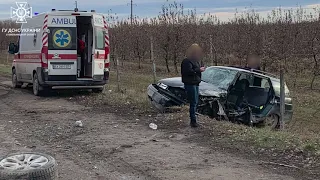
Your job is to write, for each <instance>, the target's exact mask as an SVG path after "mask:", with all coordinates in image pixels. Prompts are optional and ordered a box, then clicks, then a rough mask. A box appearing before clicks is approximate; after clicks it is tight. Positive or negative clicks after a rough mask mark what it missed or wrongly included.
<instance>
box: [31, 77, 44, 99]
mask: <svg viewBox="0 0 320 180" xmlns="http://www.w3.org/2000/svg"><path fill="white" fill-rule="evenodd" d="M32 91H33V94H34V95H35V96H41V95H42V94H43V88H42V87H41V85H40V84H39V80H38V75H37V73H34V75H33V83H32Z"/></svg>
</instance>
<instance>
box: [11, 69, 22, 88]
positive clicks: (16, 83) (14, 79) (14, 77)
mask: <svg viewBox="0 0 320 180" xmlns="http://www.w3.org/2000/svg"><path fill="white" fill-rule="evenodd" d="M11 80H12V87H13V88H21V86H22V84H23V83H22V82H19V81H18V77H17V73H16V70H15V69H12V79H11Z"/></svg>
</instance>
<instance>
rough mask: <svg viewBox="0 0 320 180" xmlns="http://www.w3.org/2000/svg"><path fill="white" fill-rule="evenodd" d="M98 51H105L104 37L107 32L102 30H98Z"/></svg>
mask: <svg viewBox="0 0 320 180" xmlns="http://www.w3.org/2000/svg"><path fill="white" fill-rule="evenodd" d="M95 34H96V37H95V38H96V39H95V41H96V47H95V48H96V49H100V50H103V49H104V35H105V32H104V30H103V29H102V28H96V33H95Z"/></svg>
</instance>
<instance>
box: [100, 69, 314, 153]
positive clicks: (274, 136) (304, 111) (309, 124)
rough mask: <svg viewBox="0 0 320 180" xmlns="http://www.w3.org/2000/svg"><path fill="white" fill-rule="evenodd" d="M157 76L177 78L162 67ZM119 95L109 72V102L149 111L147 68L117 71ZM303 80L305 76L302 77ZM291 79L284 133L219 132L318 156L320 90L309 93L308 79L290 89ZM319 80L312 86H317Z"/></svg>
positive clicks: (233, 128)
mask: <svg viewBox="0 0 320 180" xmlns="http://www.w3.org/2000/svg"><path fill="white" fill-rule="evenodd" d="M161 68H162V70H163V71H161V73H160V74H158V76H161V77H158V79H161V78H163V77H173V76H179V75H174V74H171V75H165V73H163V74H162V72H165V69H164V68H165V67H161ZM121 72H122V73H121V75H120V78H121V90H122V91H121V92H117V83H116V74H115V72H112V73H111V79H110V83H109V84H108V87H107V91H106V93H105V95H104V98H105V100H106V101H108V102H110V103H119V104H131V105H133V106H136V107H138V108H140V110H141V112H143V111H150V106H151V105H150V102H149V99H148V98H147V94H146V88H147V86H148V85H149V84H150V83H152V82H153V78H152V73H151V72H152V71H151V69H145V67H143V68H142V69H138V66H137V65H135V66H123V67H122V68H121ZM303 77H306V76H303ZM291 82H292V79H290V78H289V77H288V78H287V84H288V86H289V89H290V90H291V93H292V97H293V98H294V116H293V120H292V122H290V123H289V124H286V130H284V131H270V130H268V129H263V128H249V127H246V126H239V125H235V124H230V123H225V122H219V123H221V128H222V129H223V130H231V132H232V133H231V136H230V137H231V138H232V139H233V140H235V141H247V142H250V143H251V144H253V145H255V146H258V147H264V148H276V149H288V148H289V149H299V150H307V151H310V152H313V153H320V137H319V132H320V112H319V110H320V91H319V90H310V80H308V79H304V78H299V79H298V80H297V86H296V87H295V88H294V87H292V86H291V85H292V83H291ZM319 83H320V82H319V81H316V86H315V87H319Z"/></svg>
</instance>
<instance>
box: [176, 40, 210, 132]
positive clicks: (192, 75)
mask: <svg viewBox="0 0 320 180" xmlns="http://www.w3.org/2000/svg"><path fill="white" fill-rule="evenodd" d="M186 55H187V58H186V59H184V60H183V61H182V63H181V76H182V82H183V83H184V88H185V90H186V93H187V96H188V100H189V103H190V109H189V113H190V126H191V127H198V123H197V118H196V110H197V105H198V100H199V84H200V82H201V72H203V71H204V70H205V68H204V67H201V65H200V61H201V58H202V49H201V47H200V46H199V45H198V44H192V45H191V46H190V47H189V48H188V50H187V54H186Z"/></svg>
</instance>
